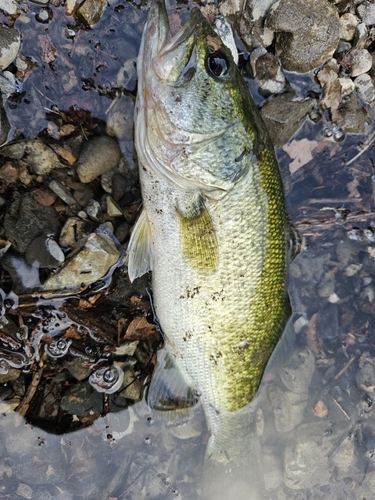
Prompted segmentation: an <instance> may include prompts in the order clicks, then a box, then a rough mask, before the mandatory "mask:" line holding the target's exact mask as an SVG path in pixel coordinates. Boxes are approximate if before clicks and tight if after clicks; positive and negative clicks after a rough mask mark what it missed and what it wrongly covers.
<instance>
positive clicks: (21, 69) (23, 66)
mask: <svg viewBox="0 0 375 500" xmlns="http://www.w3.org/2000/svg"><path fill="white" fill-rule="evenodd" d="M15 63H16V67H17V73H16V77H17V78H19V79H21V80H22V81H23V82H24V81H25V80H26V78H27V77H28V76H29V73H30V72H31V71H32V69H33V68H35V67H36V66H37V64H36V63H34V62H33V61H32V60H31V59H30V58H29V57H25V56H23V55H22V54H18V56H17V58H16V62H15Z"/></svg>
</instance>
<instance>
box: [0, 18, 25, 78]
mask: <svg viewBox="0 0 375 500" xmlns="http://www.w3.org/2000/svg"><path fill="white" fill-rule="evenodd" d="M20 46H21V35H20V33H19V31H17V30H16V29H15V28H8V27H7V26H4V25H3V24H1V25H0V70H1V69H5V68H7V67H8V66H9V64H10V63H11V62H13V61H14V59H15V58H16V57H17V54H18V51H19V49H20Z"/></svg>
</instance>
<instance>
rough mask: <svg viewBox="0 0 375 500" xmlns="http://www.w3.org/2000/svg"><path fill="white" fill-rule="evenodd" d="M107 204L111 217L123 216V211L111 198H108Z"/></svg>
mask: <svg viewBox="0 0 375 500" xmlns="http://www.w3.org/2000/svg"><path fill="white" fill-rule="evenodd" d="M106 204H107V214H108V215H109V216H110V217H122V215H123V214H122V210H121V209H120V207H119V206H118V205H117V203H116V202H115V201H114V200H113V198H112V197H111V196H107V198H106Z"/></svg>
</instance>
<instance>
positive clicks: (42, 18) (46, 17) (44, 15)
mask: <svg viewBox="0 0 375 500" xmlns="http://www.w3.org/2000/svg"><path fill="white" fill-rule="evenodd" d="M35 18H36V20H37V21H39V22H40V23H48V21H50V13H49V12H48V10H47V9H41V10H40V11H39V12H38V13H37V14H36V16H35Z"/></svg>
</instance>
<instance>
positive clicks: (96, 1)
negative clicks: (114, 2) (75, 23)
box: [77, 0, 107, 26]
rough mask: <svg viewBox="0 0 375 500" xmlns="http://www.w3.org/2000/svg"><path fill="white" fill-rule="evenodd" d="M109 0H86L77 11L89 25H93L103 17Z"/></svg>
mask: <svg viewBox="0 0 375 500" xmlns="http://www.w3.org/2000/svg"><path fill="white" fill-rule="evenodd" d="M106 5H107V0H85V1H84V2H83V3H82V4H81V5H80V7H79V9H78V11H77V15H78V17H79V18H80V19H81V21H83V22H84V23H85V24H87V25H88V26H93V25H94V24H96V23H97V22H98V21H99V20H100V18H101V17H102V14H103V11H104V7H105V6H106Z"/></svg>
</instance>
